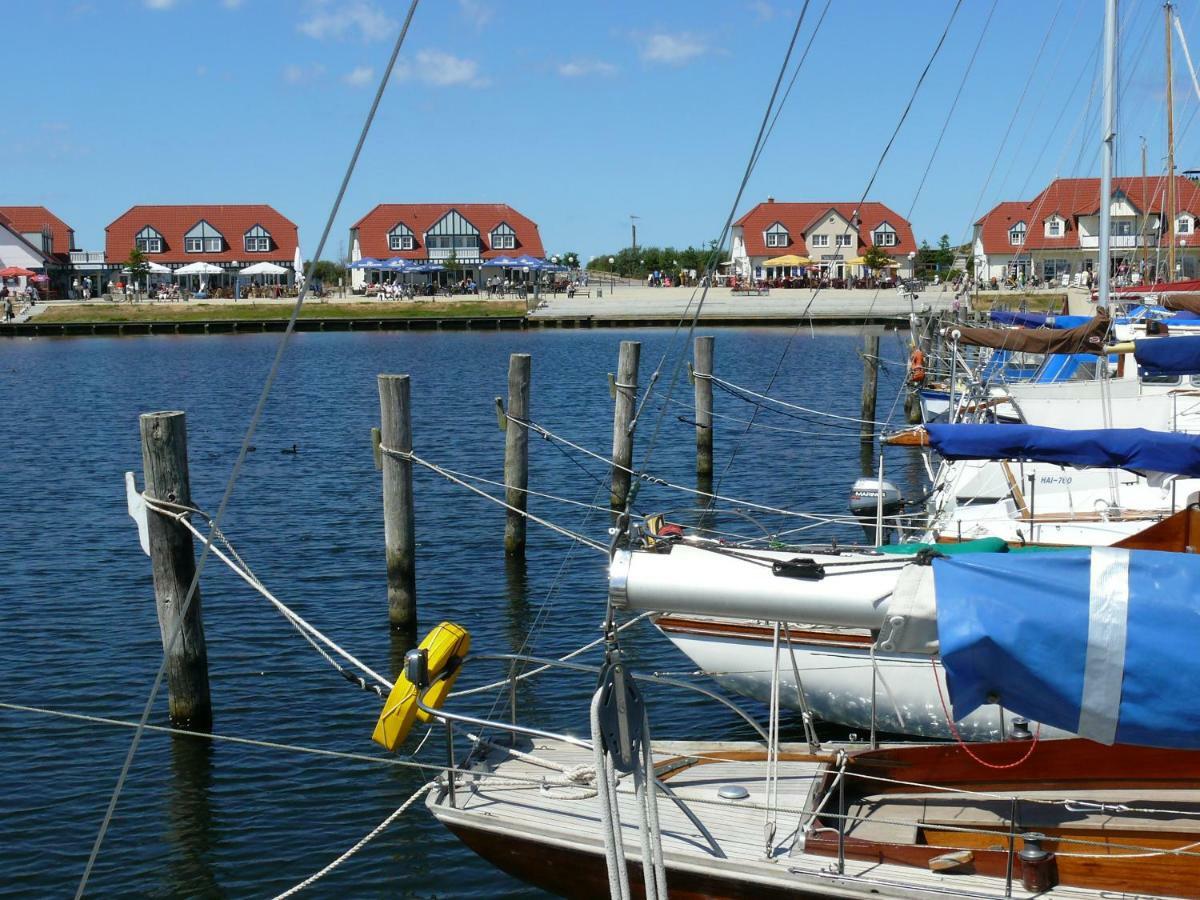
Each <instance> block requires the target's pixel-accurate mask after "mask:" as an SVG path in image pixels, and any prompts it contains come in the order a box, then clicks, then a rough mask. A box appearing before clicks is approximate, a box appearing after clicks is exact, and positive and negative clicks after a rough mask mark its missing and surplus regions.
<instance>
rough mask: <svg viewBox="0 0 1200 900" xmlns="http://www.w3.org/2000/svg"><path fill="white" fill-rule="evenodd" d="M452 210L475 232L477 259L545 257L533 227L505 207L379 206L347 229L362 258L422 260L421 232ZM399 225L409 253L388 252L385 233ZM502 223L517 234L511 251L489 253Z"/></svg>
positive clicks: (424, 255) (457, 205)
mask: <svg viewBox="0 0 1200 900" xmlns="http://www.w3.org/2000/svg"><path fill="white" fill-rule="evenodd" d="M452 209H453V210H457V211H458V214H459V215H460V216H462V217H463V218H464V219H466V220H467V221H468V222H470V223H471V224H472V225H474V226H475V227H476V228H478V229H479V236H480V238H481V239H482V242H483V250H482V252H481V253H480V254H479V255H480V256H481V257H482V258H484V259H491V258H492V257H495V256H514V257H516V256H522V255H525V256H533V257H537V258H541V257H544V256H545V255H546V251H545V250H544V249H543V248H542V236H541V234H539V233H538V227H537V223H536V222H534V221H533V220H532V219H530V218H528V217H526V216H523V215H521V214H520V213H519V212H517V211H516V210H515V209H513V208H512V207H511V206H509V205H508V204H507V203H380V204H379V205H378V206H376V207H375V208H374V209H373V210H371V211H370V212H369V213H367V214H366V215H365V216H363V217H362V218H361V219H359V220H358V221H357V222H355V223H354V224H353V225H351V226H350V228H351V230H356V231H357V232H358V247H359V253H360V254H361V255H362V256H364V257H365V256H369V257H373V258H375V259H390V258H392V257H394V256H400V257H403V258H405V259H426V258H428V255H429V253H428V251H427V250H426V249H425V232H426V231H428V230H429V229H430V228H431V227H432V226H433V225H434V223H436V222H437V221H438V220H439V219H440V218H442V216H444V215H445V214H446V213H448V212H450V210H452ZM400 222H403V223H404V224H405V225H407V226H408V228H409V229H410V230H411V231H412V233H413V249H412V250H391V249H389V248H388V238H387V236H388V232H389V231H391V230H392V229H393V228H395V227H396V225H397V224H398V223H400ZM502 222H505V223H507V224H508V225H509V227H511V228H512V230H513V231H515V232H516V234H517V246H516V248H515V249H505V250H493V249H491V246H490V243H489V241H490V236H491V233H492V230H493V229H494V228H495V227H496V226H497V225H499V224H500V223H502Z"/></svg>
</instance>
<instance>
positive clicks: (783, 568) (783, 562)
mask: <svg viewBox="0 0 1200 900" xmlns="http://www.w3.org/2000/svg"><path fill="white" fill-rule="evenodd" d="M771 572H772V573H773V574H774V575H776V576H778V577H780V578H799V579H802V580H804V581H820V580H821V579H822V578H824V577H825V567H824V566H823V565H821V564H820V563H818V562H817V561H816V560H814V559H804V558H800V557H797V558H796V559H779V560H776V561H775V562H773V563H772V564H771Z"/></svg>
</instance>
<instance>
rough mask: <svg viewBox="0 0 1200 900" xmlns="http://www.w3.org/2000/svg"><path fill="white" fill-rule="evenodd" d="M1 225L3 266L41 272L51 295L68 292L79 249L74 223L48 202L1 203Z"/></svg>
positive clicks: (0, 237) (0, 263)
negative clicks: (75, 256)
mask: <svg viewBox="0 0 1200 900" xmlns="http://www.w3.org/2000/svg"><path fill="white" fill-rule="evenodd" d="M0 228H2V229H3V230H2V231H0V268H2V267H3V266H18V267H20V268H22V269H30V270H32V271H35V272H39V273H41V274H43V275H45V276H46V277H47V279H48V281H46V282H43V283H42V284H43V285H44V287H46V288H48V289H49V293H50V294H51V296H57V297H65V296H67V289H68V286H69V282H70V265H71V254H72V253H73V252H74V251H75V231H74V230H73V229H72V228H71V226H69V225H68V224H67V223H66V222H64V221H63V220H62V219H60V218H59V217H58V216H56V215H55V214H54V213H52V212H50V210H48V209H46V207H44V206H0Z"/></svg>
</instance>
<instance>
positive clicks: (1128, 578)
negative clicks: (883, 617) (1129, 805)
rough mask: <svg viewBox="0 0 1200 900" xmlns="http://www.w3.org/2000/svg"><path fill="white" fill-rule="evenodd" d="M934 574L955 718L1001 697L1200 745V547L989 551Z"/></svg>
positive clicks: (1077, 722) (1106, 730)
mask: <svg viewBox="0 0 1200 900" xmlns="http://www.w3.org/2000/svg"><path fill="white" fill-rule="evenodd" d="M933 571H934V584H935V590H936V593H937V622H938V641H939V644H940V653H941V660H942V665H943V666H944V667H945V672H946V683H947V685H948V686H949V689H950V701H951V704H952V706H953V709H954V712H953V715H954V718H955V719H962V718H963V717H964V716H966V715H968V714H970V713H971V712H972V711H973V710H975V709H977V708H978V707H980V706H983V705H985V704H989V703H996V702H1000V703H1002V704H1003V705H1004V706H1005V707H1007V708H1008V709H1011V710H1013V711H1014V712H1016V713H1018V714H1020V715H1022V716H1026V717H1028V718H1030V719H1033V720H1036V721H1038V722H1043V723H1045V724H1047V725H1052V726H1054V727H1057V728H1062V729H1064V730H1066V731H1070V732H1073V733H1075V734H1078V735H1080V736H1082V737H1086V738H1090V739H1091V740H1094V741H1098V742H1100V743H1103V744H1112V743H1125V744H1140V745H1145V746H1152V747H1178V748H1189V749H1195V748H1200V703H1198V702H1197V700H1196V693H1195V686H1196V685H1197V684H1200V652H1197V639H1200V604H1197V602H1196V600H1197V596H1198V595H1200V555H1196V554H1186V553H1162V552H1158V551H1153V550H1124V549H1119V548H1116V547H1095V548H1092V549H1090V550H1088V549H1080V550H1065V551H1062V552H1059V553H1051V554H1046V553H1041V554H1029V555H1026V554H1008V553H1003V554H977V555H974V556H971V555H964V556H956V557H953V558H946V559H935V560H934V561H933Z"/></svg>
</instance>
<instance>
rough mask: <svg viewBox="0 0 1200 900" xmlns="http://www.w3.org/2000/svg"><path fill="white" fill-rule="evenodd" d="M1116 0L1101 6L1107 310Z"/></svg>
mask: <svg viewBox="0 0 1200 900" xmlns="http://www.w3.org/2000/svg"><path fill="white" fill-rule="evenodd" d="M1116 68H1117V0H1106V2H1105V4H1104V115H1103V116H1102V117H1101V143H1102V147H1103V159H1102V162H1101V165H1100V272H1099V276H1100V293H1099V295H1098V296H1097V301H1096V305H1097V306H1098V307H1099V308H1100V309H1104V310H1106V311H1107V309H1108V287H1109V285H1108V281H1109V266H1110V259H1109V250H1110V246H1111V244H1112V173H1113V142H1114V139H1115V138H1116V127H1117V122H1116V118H1117V113H1116V96H1115V95H1114V93H1113V76H1114V73H1115V71H1116Z"/></svg>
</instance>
